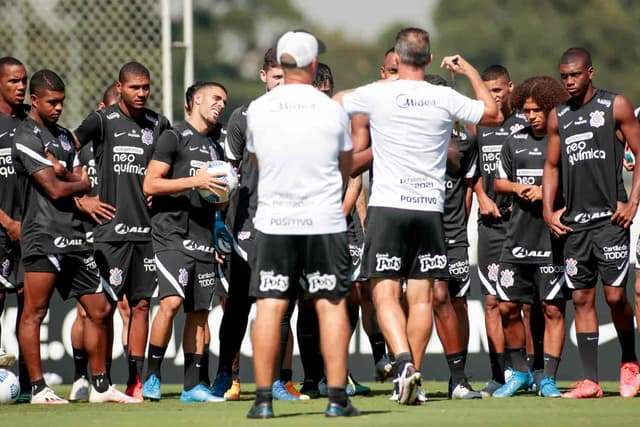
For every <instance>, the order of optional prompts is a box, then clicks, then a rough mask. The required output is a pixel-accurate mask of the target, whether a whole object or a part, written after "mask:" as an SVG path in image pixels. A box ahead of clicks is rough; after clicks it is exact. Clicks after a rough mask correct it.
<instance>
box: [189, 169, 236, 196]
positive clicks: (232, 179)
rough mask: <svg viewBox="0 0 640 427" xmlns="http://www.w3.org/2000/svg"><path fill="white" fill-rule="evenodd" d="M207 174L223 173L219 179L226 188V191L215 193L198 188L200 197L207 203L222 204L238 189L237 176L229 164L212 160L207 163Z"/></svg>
mask: <svg viewBox="0 0 640 427" xmlns="http://www.w3.org/2000/svg"><path fill="white" fill-rule="evenodd" d="M207 172H209V173H210V174H219V173H221V172H222V173H224V176H223V177H221V178H220V179H222V180H224V181H226V182H227V188H226V191H223V190H220V191H219V192H215V193H213V192H211V191H209V190H205V189H202V188H198V192H199V193H200V196H202V198H203V199H205V200H206V201H207V202H209V203H224V202H226V201H227V200H229V198H230V197H231V195H232V194H233V192H234V191H236V189H237V188H238V174H237V173H236V171H235V169H233V166H231V163H227V162H223V161H221V160H212V161H210V162H209V169H208V170H207Z"/></svg>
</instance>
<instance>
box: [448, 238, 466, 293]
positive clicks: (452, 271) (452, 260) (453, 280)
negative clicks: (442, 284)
mask: <svg viewBox="0 0 640 427" xmlns="http://www.w3.org/2000/svg"><path fill="white" fill-rule="evenodd" d="M447 262H448V263H449V264H448V268H449V279H448V281H447V284H448V286H449V295H450V296H451V298H464V297H466V296H467V295H469V290H470V289H471V276H470V275H469V251H468V248H467V247H466V246H457V247H455V248H449V249H448V250H447Z"/></svg>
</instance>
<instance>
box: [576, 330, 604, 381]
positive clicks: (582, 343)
mask: <svg viewBox="0 0 640 427" xmlns="http://www.w3.org/2000/svg"><path fill="white" fill-rule="evenodd" d="M576 338H577V339H578V351H579V352H580V361H581V362H582V370H583V371H584V377H585V379H588V380H591V381H594V382H596V383H597V382H598V338H599V334H598V332H587V333H577V334H576Z"/></svg>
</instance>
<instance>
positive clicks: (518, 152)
mask: <svg viewBox="0 0 640 427" xmlns="http://www.w3.org/2000/svg"><path fill="white" fill-rule="evenodd" d="M525 151H529V150H528V149H527V148H524V149H522V150H516V154H520V153H524V152H525Z"/></svg>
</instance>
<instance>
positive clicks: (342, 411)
mask: <svg viewBox="0 0 640 427" xmlns="http://www.w3.org/2000/svg"><path fill="white" fill-rule="evenodd" d="M324 416H325V417H329V418H333V417H359V416H360V411H359V410H358V409H357V408H356V407H354V406H353V405H352V404H351V402H347V406H341V405H340V404H338V403H335V402H329V405H328V406H327V410H326V411H324Z"/></svg>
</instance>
